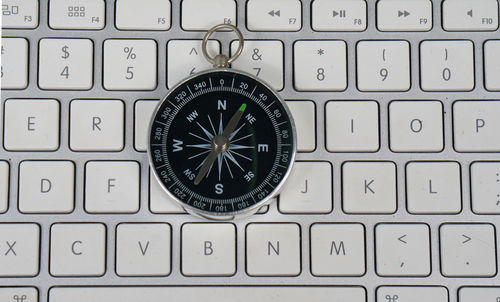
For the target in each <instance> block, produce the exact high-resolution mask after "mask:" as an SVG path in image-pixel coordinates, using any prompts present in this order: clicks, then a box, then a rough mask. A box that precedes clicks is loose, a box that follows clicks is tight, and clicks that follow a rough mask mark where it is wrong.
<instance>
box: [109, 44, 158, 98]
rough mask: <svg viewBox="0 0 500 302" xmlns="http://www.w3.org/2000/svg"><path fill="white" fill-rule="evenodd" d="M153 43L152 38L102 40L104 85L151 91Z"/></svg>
mask: <svg viewBox="0 0 500 302" xmlns="http://www.w3.org/2000/svg"><path fill="white" fill-rule="evenodd" d="M156 48H157V46H156V42H155V41H154V40H145V39H141V40H139V39H137V40H122V39H110V40H106V41H104V63H103V64H104V88H105V89H108V90H153V89H155V87H156V52H157V51H156Z"/></svg>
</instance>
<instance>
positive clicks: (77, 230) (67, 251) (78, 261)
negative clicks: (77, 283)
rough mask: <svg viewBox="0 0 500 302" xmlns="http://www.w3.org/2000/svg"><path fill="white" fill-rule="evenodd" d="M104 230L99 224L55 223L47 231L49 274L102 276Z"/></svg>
mask: <svg viewBox="0 0 500 302" xmlns="http://www.w3.org/2000/svg"><path fill="white" fill-rule="evenodd" d="M105 270H106V227H105V226H104V224H102V223H56V224H53V225H52V227H51V229H50V274H51V275H53V276H57V277H71V276H88V277H97V276H102V275H104V272H105Z"/></svg>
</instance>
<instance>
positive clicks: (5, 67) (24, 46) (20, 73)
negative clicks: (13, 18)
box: [1, 16, 28, 89]
mask: <svg viewBox="0 0 500 302" xmlns="http://www.w3.org/2000/svg"><path fill="white" fill-rule="evenodd" d="M4 19H5V16H4ZM1 75H2V81H1V83H2V89H24V88H26V87H27V86H28V41H27V40H26V39H24V38H2V72H1Z"/></svg>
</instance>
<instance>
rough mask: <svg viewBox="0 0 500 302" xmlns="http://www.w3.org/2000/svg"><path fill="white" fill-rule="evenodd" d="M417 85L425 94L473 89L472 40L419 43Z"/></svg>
mask: <svg viewBox="0 0 500 302" xmlns="http://www.w3.org/2000/svg"><path fill="white" fill-rule="evenodd" d="M420 70H421V74H420V83H421V85H422V89H423V90H425V91H470V90H472V89H473V88H474V85H475V82H474V45H473V44H472V42H471V41H423V42H422V43H420Z"/></svg>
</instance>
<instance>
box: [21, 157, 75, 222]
mask: <svg viewBox="0 0 500 302" xmlns="http://www.w3.org/2000/svg"><path fill="white" fill-rule="evenodd" d="M74 196H75V164H74V163H73V162H71V161H63V160H61V161H45V160H44V161H31V160H28V161H23V162H21V164H20V165H19V211H21V212H22V213H70V212H71V211H73V209H74V207H75V200H74Z"/></svg>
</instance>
